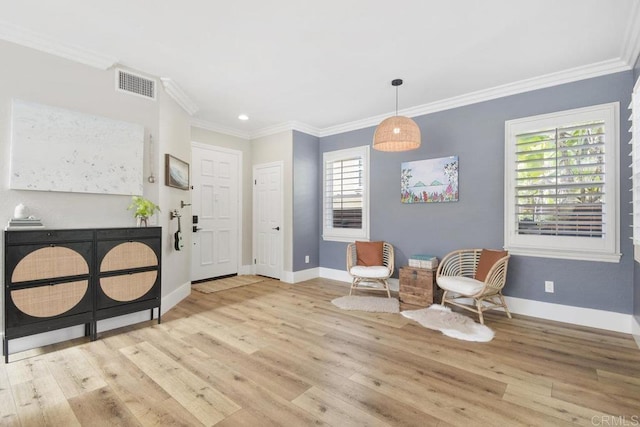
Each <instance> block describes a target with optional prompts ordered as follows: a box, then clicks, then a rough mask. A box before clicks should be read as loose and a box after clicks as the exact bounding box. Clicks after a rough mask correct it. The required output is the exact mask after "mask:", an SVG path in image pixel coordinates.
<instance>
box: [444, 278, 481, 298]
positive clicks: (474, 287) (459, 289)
mask: <svg viewBox="0 0 640 427" xmlns="http://www.w3.org/2000/svg"><path fill="white" fill-rule="evenodd" d="M436 281H437V282H438V286H440V287H441V288H442V289H444V290H446V291H451V292H456V293H458V294H462V295H475V294H477V293H478V292H479V291H480V290H481V289H482V288H483V287H484V283H482V282H481V281H479V280H476V279H472V278H470V277H463V276H440V277H438V278H437V279H436Z"/></svg>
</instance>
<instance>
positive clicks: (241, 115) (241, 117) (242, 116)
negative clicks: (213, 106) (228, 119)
mask: <svg viewBox="0 0 640 427" xmlns="http://www.w3.org/2000/svg"><path fill="white" fill-rule="evenodd" d="M238 118H239V119H240V120H249V116H247V115H246V114H240V115H239V116H238Z"/></svg>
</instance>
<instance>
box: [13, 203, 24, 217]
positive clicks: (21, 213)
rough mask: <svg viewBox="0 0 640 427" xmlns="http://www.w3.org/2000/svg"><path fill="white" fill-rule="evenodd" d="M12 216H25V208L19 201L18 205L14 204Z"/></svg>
mask: <svg viewBox="0 0 640 427" xmlns="http://www.w3.org/2000/svg"><path fill="white" fill-rule="evenodd" d="M13 217H14V218H16V219H24V218H26V217H27V208H25V207H24V205H23V204H22V203H20V204H19V205H18V206H16V208H15V210H14V211H13Z"/></svg>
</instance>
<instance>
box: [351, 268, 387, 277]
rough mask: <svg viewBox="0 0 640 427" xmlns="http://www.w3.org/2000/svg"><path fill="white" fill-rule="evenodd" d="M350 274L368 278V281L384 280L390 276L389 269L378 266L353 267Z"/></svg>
mask: <svg viewBox="0 0 640 427" xmlns="http://www.w3.org/2000/svg"><path fill="white" fill-rule="evenodd" d="M349 274H351V275H352V276H357V277H366V278H368V279H384V278H385V277H388V276H389V269H388V268H387V267H384V266H381V265H376V266H371V267H365V266H364V265H356V266H354V267H351V270H349Z"/></svg>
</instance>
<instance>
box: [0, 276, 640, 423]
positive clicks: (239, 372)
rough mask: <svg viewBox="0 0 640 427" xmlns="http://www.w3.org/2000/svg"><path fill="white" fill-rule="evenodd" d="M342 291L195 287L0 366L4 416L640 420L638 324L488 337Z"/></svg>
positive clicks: (501, 320) (494, 320)
mask: <svg viewBox="0 0 640 427" xmlns="http://www.w3.org/2000/svg"><path fill="white" fill-rule="evenodd" d="M347 290H348V288H347V287H346V286H345V285H344V284H342V283H339V282H333V281H330V280H324V279H316V280H311V281H308V282H304V283H302V284H297V285H287V284H282V283H280V282H276V281H272V280H266V281H264V282H260V283H257V284H252V285H248V286H245V287H241V288H236V289H230V290H227V291H223V292H217V293H212V294H208V295H205V294H202V293H199V292H193V293H192V294H191V296H190V297H189V298H187V299H186V300H185V301H183V302H181V303H180V304H179V305H178V306H176V307H174V308H173V309H172V310H171V311H170V312H169V313H167V314H166V315H165V316H164V317H163V323H162V325H157V324H154V323H152V322H147V323H144V324H142V325H139V326H136V327H130V328H126V329H120V330H117V331H112V332H109V333H104V334H101V337H100V339H99V340H98V341H95V342H86V341H85V340H84V339H82V340H76V341H75V342H73V343H66V344H63V345H58V346H50V347H48V348H44V349H40V350H38V351H32V352H30V353H25V354H19V355H12V356H11V360H13V361H12V362H10V363H9V364H7V365H4V366H3V367H2V368H0V415H1V418H0V423H2V424H3V425H22V426H39V425H49V426H72V425H87V426H114V425H126V426H129V425H162V426H170V425H185V426H198V425H213V424H216V425H219V426H245V425H246V426H268V425H282V426H306V425H332V426H350V425H367V426H384V425H389V426H403V425H407V426H409V425H411V426H432V425H433V426H436V425H464V426H475V425H483V426H484V425H496V426H513V425H535V426H540V425H549V426H557V425H565V424H581V425H588V426H593V425H596V426H603V425H638V424H637V423H638V422H640V350H639V349H638V348H637V346H636V344H635V342H634V340H633V338H632V337H631V336H628V335H623V334H617V333H610V332H603V331H599V330H594V329H589V328H582V327H573V326H567V325H564V324H559V323H554V322H549V321H541V320H537V319H532V318H525V317H522V316H514V319H512V320H509V319H507V318H506V317H505V316H504V315H502V314H500V313H495V314H487V324H488V326H490V327H491V328H493V329H494V330H495V332H496V337H495V339H494V340H493V341H492V342H490V343H484V344H481V343H470V342H464V341H458V340H455V339H452V338H447V337H445V336H443V335H442V334H441V333H440V332H437V331H432V330H428V329H425V328H422V327H421V326H419V325H417V324H416V323H414V322H412V321H409V320H407V319H405V318H403V317H402V316H400V315H398V314H378V313H363V312H349V311H342V310H340V309H338V308H336V307H334V306H333V305H332V304H331V303H330V301H331V300H332V299H333V298H335V297H337V296H341V295H344V294H346V293H347ZM405 308H407V309H414V308H415V307H411V306H407V307H404V306H403V309H405ZM27 356H29V357H27ZM603 417H606V418H603ZM603 420H609V421H607V422H608V423H609V424H605V422H604V421H603ZM611 420H614V421H617V422H618V424H611V422H612V421H611ZM634 420H635V422H636V424H620V422H626V423H631V422H633V421H634Z"/></svg>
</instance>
